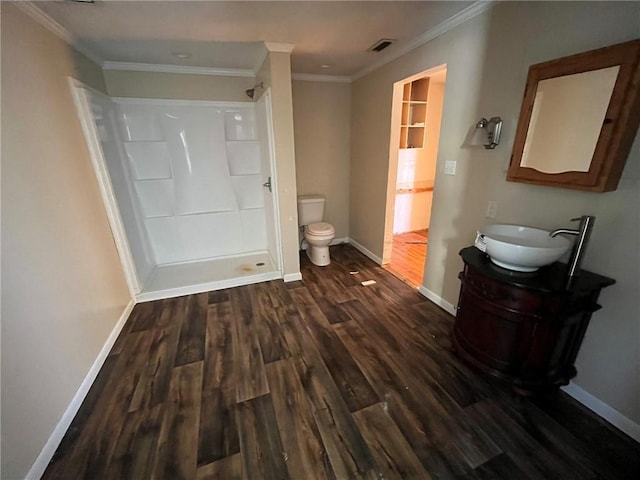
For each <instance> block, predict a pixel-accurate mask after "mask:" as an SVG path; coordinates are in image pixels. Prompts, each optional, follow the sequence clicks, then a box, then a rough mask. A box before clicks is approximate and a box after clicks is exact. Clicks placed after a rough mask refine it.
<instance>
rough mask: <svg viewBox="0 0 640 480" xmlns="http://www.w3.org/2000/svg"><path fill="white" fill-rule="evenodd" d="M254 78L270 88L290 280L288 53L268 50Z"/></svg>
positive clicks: (292, 218)
mask: <svg viewBox="0 0 640 480" xmlns="http://www.w3.org/2000/svg"><path fill="white" fill-rule="evenodd" d="M257 80H258V81H259V82H263V83H264V85H265V88H270V89H271V103H272V107H273V112H272V119H273V136H274V143H275V144H274V151H275V157H276V171H277V185H276V188H277V189H278V203H279V213H280V236H281V240H282V260H283V265H284V272H283V273H284V275H285V280H290V279H292V278H295V277H299V275H300V257H299V254H298V205H297V202H296V164H295V158H296V155H295V147H294V133H293V99H292V94H291V54H290V53H284V52H269V54H268V55H267V58H266V59H265V61H264V63H263V64H262V66H261V67H260V71H259V72H258V75H257Z"/></svg>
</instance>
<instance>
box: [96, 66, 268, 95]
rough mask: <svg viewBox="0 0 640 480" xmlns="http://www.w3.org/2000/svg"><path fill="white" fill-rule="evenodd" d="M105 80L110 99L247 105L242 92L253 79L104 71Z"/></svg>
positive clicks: (250, 85)
mask: <svg viewBox="0 0 640 480" xmlns="http://www.w3.org/2000/svg"><path fill="white" fill-rule="evenodd" d="M104 79H105V82H106V84H107V92H108V93H109V95H111V96H113V97H133V98H169V99H179V100H208V101H221V102H249V101H250V100H249V97H247V96H246V95H245V93H244V91H245V90H246V89H248V88H251V87H253V86H254V85H255V79H253V78H247V77H225V76H217V75H185V74H180V73H163V72H133V71H127V70H105V71H104Z"/></svg>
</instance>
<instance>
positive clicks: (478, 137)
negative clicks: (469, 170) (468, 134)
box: [471, 117, 502, 149]
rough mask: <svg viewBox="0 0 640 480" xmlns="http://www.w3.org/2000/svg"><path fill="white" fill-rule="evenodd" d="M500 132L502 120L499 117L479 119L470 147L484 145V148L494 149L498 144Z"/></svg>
mask: <svg viewBox="0 0 640 480" xmlns="http://www.w3.org/2000/svg"><path fill="white" fill-rule="evenodd" d="M501 130H502V119H501V118H500V117H491V118H490V119H489V120H487V119H486V118H481V119H480V120H479V121H478V123H476V129H475V131H474V132H473V138H472V139H471V145H484V148H487V149H494V148H496V145H498V144H499V143H500V132H501Z"/></svg>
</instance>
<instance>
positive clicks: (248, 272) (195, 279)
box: [137, 252, 282, 302]
mask: <svg viewBox="0 0 640 480" xmlns="http://www.w3.org/2000/svg"><path fill="white" fill-rule="evenodd" d="M277 278H282V272H280V271H279V270H277V268H276V267H275V265H274V263H273V261H272V260H271V257H270V255H269V254H268V253H267V252H258V253H251V254H248V255H242V256H236V257H223V258H211V259H204V260H198V261H191V262H183V263H169V264H163V265H158V266H156V268H155V269H154V270H153V272H151V275H150V276H149V278H148V279H147V281H146V282H145V285H144V288H143V290H142V292H140V293H139V294H138V295H137V300H138V301H139V302H148V301H151V300H159V299H162V298H171V297H179V296H182V295H191V294H193V293H201V292H208V291H211V290H220V289H223V288H231V287H239V286H241V285H248V284H250V283H258V282H266V281H268V280H275V279H277Z"/></svg>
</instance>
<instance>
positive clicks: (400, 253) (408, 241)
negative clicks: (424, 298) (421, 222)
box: [384, 230, 429, 288]
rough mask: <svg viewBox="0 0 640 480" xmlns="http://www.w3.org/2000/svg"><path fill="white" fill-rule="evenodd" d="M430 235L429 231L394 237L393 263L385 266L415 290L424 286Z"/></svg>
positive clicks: (418, 231) (407, 233)
mask: <svg viewBox="0 0 640 480" xmlns="http://www.w3.org/2000/svg"><path fill="white" fill-rule="evenodd" d="M428 233H429V230H417V231H415V232H406V233H399V234H397V235H394V236H393V250H392V253H391V263H388V264H387V265H385V266H384V268H385V269H386V270H388V271H389V272H391V273H393V274H394V275H395V276H396V277H398V278H399V279H400V280H402V281H403V282H405V283H408V284H409V285H411V286H412V287H415V288H418V287H419V286H420V285H422V276H423V273H424V262H425V260H426V257H427V242H428Z"/></svg>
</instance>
